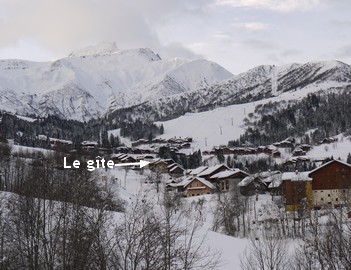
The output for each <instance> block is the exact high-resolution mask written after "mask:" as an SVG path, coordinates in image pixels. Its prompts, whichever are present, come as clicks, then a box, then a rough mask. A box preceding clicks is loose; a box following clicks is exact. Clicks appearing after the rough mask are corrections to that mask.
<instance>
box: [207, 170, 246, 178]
mask: <svg viewBox="0 0 351 270" xmlns="http://www.w3.org/2000/svg"><path fill="white" fill-rule="evenodd" d="M237 173H243V174H246V175H248V174H247V173H246V172H244V171H242V170H239V169H233V170H225V171H221V172H218V173H216V174H214V175H212V176H211V177H210V179H217V178H218V179H223V178H228V177H231V176H233V175H236V174H237Z"/></svg>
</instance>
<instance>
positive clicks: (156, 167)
mask: <svg viewBox="0 0 351 270" xmlns="http://www.w3.org/2000/svg"><path fill="white" fill-rule="evenodd" d="M168 166H169V164H168V163H167V162H166V161H164V160H162V159H160V160H158V161H156V162H153V163H152V164H151V166H150V169H151V170H152V171H154V172H158V173H167V172H168Z"/></svg>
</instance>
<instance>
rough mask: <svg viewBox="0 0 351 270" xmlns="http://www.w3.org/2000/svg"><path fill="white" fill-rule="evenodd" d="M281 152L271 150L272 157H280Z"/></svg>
mask: <svg viewBox="0 0 351 270" xmlns="http://www.w3.org/2000/svg"><path fill="white" fill-rule="evenodd" d="M281 156H282V154H281V153H280V152H279V151H278V150H274V151H273V152H272V157H274V158H281Z"/></svg>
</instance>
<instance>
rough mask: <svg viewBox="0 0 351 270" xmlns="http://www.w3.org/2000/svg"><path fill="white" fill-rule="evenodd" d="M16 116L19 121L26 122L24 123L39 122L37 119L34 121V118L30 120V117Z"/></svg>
mask: <svg viewBox="0 0 351 270" xmlns="http://www.w3.org/2000/svg"><path fill="white" fill-rule="evenodd" d="M15 115H16V117H17V118H18V119H21V120H24V121H27V122H31V123H32V122H34V121H37V119H34V118H30V117H27V116H22V115H17V114H15Z"/></svg>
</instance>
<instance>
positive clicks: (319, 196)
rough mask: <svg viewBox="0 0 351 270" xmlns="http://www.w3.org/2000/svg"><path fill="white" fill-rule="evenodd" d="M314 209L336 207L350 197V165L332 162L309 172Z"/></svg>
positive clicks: (336, 161) (337, 161)
mask: <svg viewBox="0 0 351 270" xmlns="http://www.w3.org/2000/svg"><path fill="white" fill-rule="evenodd" d="M309 176H310V177H311V178H312V179H313V180H312V194H313V205H314V207H315V208H316V209H319V208H323V207H338V206H340V205H342V204H343V203H344V202H345V201H346V200H347V199H348V198H350V195H351V165H350V164H347V163H345V162H342V161H339V160H332V161H330V162H328V163H326V164H324V165H322V166H320V167H319V168H317V169H315V170H313V171H311V172H310V174H309Z"/></svg>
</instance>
